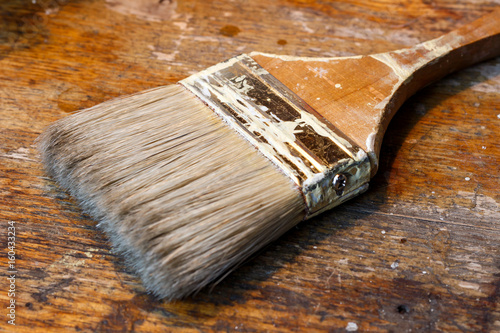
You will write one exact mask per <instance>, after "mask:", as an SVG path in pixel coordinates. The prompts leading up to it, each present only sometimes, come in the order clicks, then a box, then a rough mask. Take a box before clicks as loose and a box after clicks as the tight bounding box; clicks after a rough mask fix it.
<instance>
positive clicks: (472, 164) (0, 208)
mask: <svg viewBox="0 0 500 333" xmlns="http://www.w3.org/2000/svg"><path fill="white" fill-rule="evenodd" d="M498 5H500V2H499V1H498V0H491V1H487V0H475V1H472V0H470V1H459V2H458V1H450V0H435V1H409V0H405V1H389V0H380V1H355V0H349V1H318V0H316V1H315V0H295V1H291V0H289V1H286V0H254V1H245V0H215V1H202V0H197V1H195V0H170V1H169V0H164V1H162V0H160V1H158V0H141V1H139V0H135V1H133V0H85V1H84V0H9V1H2V2H1V3H0V16H1V21H0V243H1V244H2V259H1V261H0V266H1V268H0V269H1V270H2V278H1V280H0V304H1V307H0V308H1V309H2V310H1V311H0V318H1V319H0V330H3V331H7V332H11V331H12V332H129V331H131V332H170V331H172V332H174V331H181V332H219V331H223V332H226V331H227V332H289V331H291V332H329V331H330V332H345V331H348V332H354V331H358V332H367V331H373V332H375V331H380V332H410V331H411V332H431V331H432V332H500V208H499V207H500V204H499V202H500V186H499V185H500V171H499V170H500V139H499V133H500V98H499V93H500V59H499V58H497V59H493V60H490V61H487V62H485V63H482V64H479V65H476V66H474V67H471V68H469V69H466V70H463V71H461V72H459V73H456V74H453V75H451V76H449V77H447V78H445V79H444V80H441V81H440V82H438V83H436V84H434V85H432V86H429V87H427V88H426V89H424V90H423V91H421V92H420V93H418V94H417V95H415V96H413V97H412V98H411V99H410V100H409V101H408V102H407V103H406V104H405V105H404V106H403V107H402V109H401V110H400V111H399V113H398V114H397V115H396V117H395V118H394V119H393V121H392V123H391V125H390V127H389V129H388V132H387V133H386V137H385V140H384V143H383V148H382V152H381V165H380V168H379V171H378V174H377V175H376V176H375V178H374V179H373V180H372V182H371V185H370V186H371V187H370V190H369V191H368V192H367V193H365V194H363V195H361V196H360V197H358V198H356V199H353V200H352V201H350V202H348V203H345V204H344V205H343V206H341V207H339V208H337V209H335V210H334V211H331V212H328V213H325V214H323V215H321V216H319V217H317V218H314V219H312V220H310V221H307V222H304V223H301V224H299V225H298V226H297V227H296V228H294V229H293V230H291V231H290V232H288V233H287V234H285V235H284V236H283V237H282V238H280V239H279V240H278V241H276V242H275V243H273V244H272V245H270V246H269V247H267V248H266V249H265V250H264V251H262V252H261V253H260V254H259V255H257V256H256V257H254V258H253V259H252V260H251V261H250V262H248V263H246V264H245V265H243V266H242V267H241V268H239V269H238V270H236V271H235V272H234V273H232V274H231V275H230V276H229V277H228V278H226V279H225V280H224V281H223V282H221V283H220V284H218V285H217V286H215V287H214V288H213V289H212V290H203V291H202V292H201V293H199V294H198V295H197V296H195V297H193V298H189V299H187V300H184V301H177V302H173V303H168V302H163V301H159V300H156V299H154V298H153V297H151V296H149V295H148V294H147V293H146V292H145V290H144V289H143V287H142V285H141V284H140V281H139V280H138V279H137V278H136V277H135V276H134V275H133V274H132V273H131V272H130V271H129V270H128V269H127V267H125V266H124V265H123V263H122V259H121V258H120V257H118V256H117V255H115V254H114V253H113V251H112V249H111V248H110V246H109V244H108V242H107V240H106V237H105V235H103V234H102V233H101V232H100V230H98V229H96V226H95V222H94V221H92V220H91V219H90V218H89V217H88V216H86V215H84V214H82V212H81V210H80V209H79V208H78V206H77V205H76V204H75V203H74V202H73V201H72V200H71V198H69V197H68V196H67V195H66V194H65V193H64V192H63V191H61V190H60V189H59V188H58V187H57V186H56V185H55V184H54V183H53V182H52V181H51V180H50V179H48V178H47V176H46V175H45V174H44V172H43V169H42V167H41V165H40V163H39V161H38V159H37V153H36V151H35V149H34V146H33V141H34V140H35V138H36V137H37V136H38V135H39V134H40V133H41V131H42V130H43V129H44V128H45V127H46V126H47V125H48V124H50V123H51V122H52V121H54V120H56V119H59V118H61V117H64V116H66V115H67V114H68V113H69V112H72V111H74V110H78V109H82V108H85V107H89V106H92V105H95V104H97V103H100V102H102V101H105V100H107V99H109V98H112V97H116V96H119V95H123V94H128V93H132V92H136V91H140V90H143V89H146V88H151V87H155V86H158V85H164V84H170V83H174V82H177V81H178V80H180V79H182V78H184V77H186V76H188V75H190V74H193V73H196V72H198V71H199V70H201V69H204V68H206V67H209V66H210V65H213V64H216V63H218V62H221V61H223V60H225V59H227V58H230V57H232V56H234V55H237V54H240V53H244V52H250V51H254V50H255V51H262V52H268V53H278V54H290V55H297V56H321V57H324V56H345V55H357V54H369V53H374V52H383V51H388V50H392V49H397V48H400V47H404V46H410V45H413V44H415V43H418V42H420V41H424V40H427V39H431V38H434V37H438V36H440V35H441V34H443V33H445V32H447V31H450V30H451V29H453V28H454V27H456V26H458V25H460V24H463V23H467V22H470V21H472V20H474V19H476V18H478V17H479V16H481V15H482V14H485V13H487V12H488V11H490V10H492V9H493V8H494V7H495V6H498ZM499 24H500V22H499ZM9 222H14V223H11V225H14V226H15V232H16V236H15V237H16V239H15V241H16V244H15V247H16V248H15V252H16V254H15V264H14V266H13V267H14V268H15V269H16V270H17V273H16V274H15V275H16V280H15V297H9V296H8V290H9V288H10V282H9V281H8V280H7V279H6V278H5V276H7V270H8V257H7V254H8V248H7V237H8V235H7V233H8V227H9V226H10V225H9ZM10 299H15V302H16V303H15V305H16V308H15V316H16V317H15V324H16V326H12V325H10V324H8V322H7V321H8V320H10V319H9V318H8V317H7V313H8V311H9V310H8V309H7V306H8V305H9V304H10V303H9V302H10Z"/></svg>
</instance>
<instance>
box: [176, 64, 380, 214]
mask: <svg viewBox="0 0 500 333" xmlns="http://www.w3.org/2000/svg"><path fill="white" fill-rule="evenodd" d="M179 83H180V84H181V85H183V86H184V87H186V88H187V89H188V90H190V91H191V92H193V93H194V94H195V95H196V96H197V97H199V98H200V99H201V100H202V101H203V102H204V103H206V104H207V105H208V106H209V107H210V108H212V109H213V110H214V111H215V113H216V114H218V115H219V116H220V117H221V118H222V119H223V120H224V121H225V122H226V123H228V124H229V125H230V126H231V127H232V128H234V129H235V130H236V131H237V132H239V133H240V134H241V135H242V136H243V137H244V138H245V139H247V140H248V141H249V142H250V143H252V144H253V145H254V146H255V147H256V148H257V149H258V150H259V151H260V152H261V153H262V154H263V155H265V156H266V157H267V158H269V159H270V160H271V161H272V162H273V163H274V164H276V165H277V166H278V167H279V168H280V170H281V171H282V172H283V173H284V174H286V175H287V176H288V177H290V179H292V180H293V182H294V183H295V184H296V185H297V186H298V187H299V188H300V190H301V191H302V194H303V197H304V202H305V207H306V218H309V217H312V216H314V215H317V214H319V213H321V212H323V211H325V210H327V209H330V208H332V207H335V206H337V205H338V204H340V203H342V202H344V201H346V200H348V199H350V198H352V197H354V196H356V195H358V194H359V193H361V192H363V191H365V190H366V189H367V187H368V181H369V177H370V162H369V159H368V156H367V154H366V153H365V152H364V151H363V150H362V149H361V148H360V147H358V146H356V145H355V144H354V143H353V142H352V141H351V140H350V139H349V138H348V137H346V136H345V135H344V134H343V133H341V132H340V131H339V130H338V129H336V128H335V127H334V126H333V125H332V124H331V123H330V122H328V121H327V120H326V119H325V118H323V117H322V116H321V115H320V114H318V113H317V112H316V111H315V110H314V109H312V108H311V107H310V106H309V105H308V104H306V103H305V102H304V101H303V100H302V99H301V98H300V97H299V96H297V95H296V94H295V93H294V92H292V91H291V90H290V89H288V88H287V87H286V86H284V85H283V84H282V83H281V82H279V81H278V80H276V78H274V77H273V76H272V75H271V74H269V73H268V72H267V71H266V70H265V69H263V68H262V67H261V66H259V65H258V64H257V63H256V62H255V61H254V60H253V59H252V58H251V57H249V56H248V55H240V56H238V57H235V58H232V59H229V60H228V61H226V62H223V63H220V64H218V65H215V66H213V67H210V68H208V69H206V70H205V71H202V72H200V73H198V74H196V75H193V76H190V77H188V78H186V79H184V80H182V81H180V82H179ZM340 174H341V175H343V177H345V179H344V186H343V188H342V191H339V188H338V185H337V184H335V177H336V176H337V177H338V175H340Z"/></svg>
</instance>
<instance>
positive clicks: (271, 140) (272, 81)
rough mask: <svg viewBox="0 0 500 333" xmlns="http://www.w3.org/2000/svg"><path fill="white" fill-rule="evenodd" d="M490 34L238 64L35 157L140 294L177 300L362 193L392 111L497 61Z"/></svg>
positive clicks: (101, 110)
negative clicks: (137, 281) (117, 256)
mask: <svg viewBox="0 0 500 333" xmlns="http://www.w3.org/2000/svg"><path fill="white" fill-rule="evenodd" d="M499 22H500V10H498V9H497V10H496V11H494V12H492V13H490V14H489V15H487V16H484V17H482V18H480V19H479V20H477V21H475V22H472V23H470V24H468V25H465V26H463V27H461V28H459V29H457V30H454V31H452V32H450V33H448V34H446V35H444V36H442V37H440V38H437V39H434V40H431V41H428V42H424V43H421V44H418V45H416V46H414V47H410V48H406V49H401V50H397V51H391V52H386V53H381V54H375V55H366V56H358V57H345V58H299V57H292V56H277V55H270V54H263V53H251V54H249V55H240V56H237V57H235V58H232V59H230V60H228V61H226V62H223V63H220V64H218V65H215V66H213V67H210V68H208V69H207V70H204V71H202V72H200V73H198V74H196V75H193V76H191V77H188V78H186V79H184V80H182V81H180V82H179V84H176V85H171V86H164V87H158V88H154V89H151V90H148V91H144V92H140V93H137V94H134V95H131V96H127V97H122V98H118V99H114V100H111V101H108V102H105V103H102V104H99V105H96V106H94V107H92V108H89V109H86V110H83V111H80V112H77V113H75V114H73V115H70V116H68V117H66V118H63V119H61V120H59V121H57V122H55V123H54V124H52V125H51V126H50V127H48V129H47V130H46V131H45V132H44V133H43V134H42V135H41V136H40V138H39V140H38V145H39V149H40V151H41V157H42V160H43V163H44V165H45V167H46V169H47V171H48V173H49V174H50V175H51V176H52V177H53V178H54V179H55V180H56V181H57V182H58V183H59V184H60V185H61V186H62V187H63V188H65V189H67V190H68V191H69V192H70V193H71V194H72V195H73V196H74V197H76V198H77V200H78V201H79V202H80V204H81V206H82V207H83V209H84V210H85V211H87V212H89V213H90V214H91V215H92V216H93V217H94V218H95V219H96V220H98V221H99V224H98V225H99V226H100V227H102V228H103V229H104V230H105V231H106V233H107V234H108V236H109V238H110V241H111V243H112V245H113V246H114V248H115V249H116V250H117V251H118V252H119V253H121V254H122V255H123V258H124V259H125V260H126V262H127V264H128V265H130V266H131V267H132V268H133V269H134V271H135V272H136V273H137V274H138V275H139V276H140V278H141V279H142V281H143V282H144V285H145V286H146V288H147V290H149V291H150V292H152V293H153V294H154V295H156V296H158V297H160V298H166V299H178V298H182V297H185V296H187V295H190V294H193V293H196V292H197V291H199V290H200V289H201V288H203V287H204V286H206V285H208V284H210V283H213V282H214V281H218V280H220V279H221V278H222V277H224V276H225V275H227V274H228V273H229V272H231V270H233V269H234V268H235V267H236V266H237V265H239V264H240V263H242V262H243V261H245V260H246V259H248V258H249V256H251V255H252V254H253V253H255V252H256V251H258V250H259V249H261V248H262V247H263V246H265V245H266V244H269V243H270V242H271V241H273V240H275V239H276V238H278V237H279V236H280V235H282V234H283V233H284V232H286V231H287V230H288V229H290V228H291V227H292V226H294V225H296V224H297V223H299V222H300V221H303V220H305V219H308V218H311V217H313V216H315V215H317V214H320V213H322V212H324V211H326V210H328V209H330V208H332V207H335V206H337V205H339V204H341V203H343V202H345V201H346V200H349V199H351V198H353V197H355V196H357V195H358V194H360V193H362V192H364V191H366V190H367V188H368V182H369V180H370V177H371V176H373V175H374V174H375V172H376V170H377V166H378V155H379V150H380V145H381V142H382V138H383V134H384V132H385V130H386V128H387V126H388V123H389V121H390V120H391V118H392V117H393V115H394V113H395V112H396V111H397V109H398V108H399V107H400V106H401V105H402V104H403V102H404V101H405V100H406V99H407V98H408V97H409V96H411V95H412V94H414V93H415V92H416V91H417V90H419V89H421V88H422V87H424V86H426V85H428V84H430V83H431V82H433V81H435V80H438V79H440V78H442V77H443V76H445V75H447V74H449V73H451V72H453V71H456V70H459V69H461V68H464V67H466V66H470V65H472V64H475V63H477V62H480V61H483V60H486V59H488V58H492V57H495V56H498V55H500V23H499Z"/></svg>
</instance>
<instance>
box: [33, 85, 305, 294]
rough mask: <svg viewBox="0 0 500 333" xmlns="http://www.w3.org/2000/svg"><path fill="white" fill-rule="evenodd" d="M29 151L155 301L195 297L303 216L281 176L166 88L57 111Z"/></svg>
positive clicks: (210, 116) (187, 97) (180, 93)
mask: <svg viewBox="0 0 500 333" xmlns="http://www.w3.org/2000/svg"><path fill="white" fill-rule="evenodd" d="M39 147H40V150H41V155H42V159H43V162H44V164H45V166H46V168H47V170H48V172H49V173H50V174H51V175H52V176H53V177H54V178H55V179H56V180H57V181H58V182H59V183H60V184H61V185H62V186H63V187H64V188H66V189H67V190H68V191H69V192H70V193H71V194H72V195H74V196H75V197H76V198H77V199H78V200H79V201H80V203H81V204H82V206H83V207H84V209H85V210H86V211H87V212H89V213H90V214H91V215H93V216H94V217H95V218H96V219H97V220H99V222H100V223H99V226H101V227H102V228H103V229H104V230H105V231H106V232H107V234H108V235H109V237H110V240H111V242H112V244H113V246H114V247H115V248H116V249H117V250H118V251H119V252H120V253H121V254H123V257H124V258H125V259H126V260H127V261H128V264H129V265H130V266H131V267H132V268H133V269H134V270H135V271H136V272H137V273H138V275H139V276H140V277H141V279H142V280H143V282H144V284H145V286H146V288H147V289H148V290H150V291H151V292H153V293H154V294H155V295H156V296H158V297H160V298H167V299H178V298H182V297H184V296H187V295H189V294H192V293H195V292H197V291H198V290H200V289H201V288H203V287H204V286H206V285H207V284H209V283H211V282H213V281H214V280H216V279H217V278H220V277H221V275H222V274H224V273H227V272H228V271H229V270H231V269H233V268H234V267H235V266H236V265H238V264H240V263H241V262H242V261H244V260H245V259H247V258H248V257H249V256H250V255H251V254H253V253H254V252H255V251H257V250H259V249H260V248H262V247H263V246H264V245H266V244H268V243H269V242H271V241H272V240H274V239H276V238H277V237H279V236H280V235H281V234H283V233H284V232H285V231H287V230H288V229H290V228H291V227H292V226H293V225H295V224H297V223H298V222H300V221H301V220H302V218H303V216H304V203H303V199H302V197H301V194H300V192H299V191H298V190H297V189H296V188H295V187H294V185H293V183H292V182H291V180H290V179H288V178H287V177H286V176H284V175H283V174H282V173H281V172H280V171H278V170H277V169H276V168H275V166H274V165H273V164H272V163H271V162H270V161H269V160H267V159H266V158H265V157H263V156H261V155H260V153H259V152H257V151H256V150H255V149H254V148H253V147H252V146H251V145H250V144H249V143H248V142H246V141H245V140H244V139H243V138H241V137H240V136H239V135H238V134H237V133H236V132H234V131H233V130H232V129H230V128H228V127H227V125H226V124H225V123H224V122H223V121H221V120H220V119H219V118H218V117H217V116H216V115H215V114H214V113H213V112H212V110H210V109H209V108H208V107H207V106H205V105H204V104H203V103H202V102H201V101H199V100H198V99H197V98H196V97H195V96H194V95H192V94H191V93H190V92H188V91H186V90H185V89H184V88H182V87H180V86H177V85H174V86H166V87H160V88H155V89H152V90H149V91H146V92H142V93H139V94H136V95H132V96H129V97H125V98H119V99H115V100H112V101H109V102H106V103H103V104H100V105H97V106H95V107H93V108H90V109H87V110H84V111H81V112H78V113H76V114H74V115H71V116H69V117H66V118H63V119H61V120H59V121H58V122H56V123H54V124H53V125H52V126H50V127H49V128H48V129H47V131H46V132H45V133H43V134H42V136H41V137H40V139H39Z"/></svg>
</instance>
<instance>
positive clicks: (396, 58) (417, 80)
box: [251, 9, 500, 176]
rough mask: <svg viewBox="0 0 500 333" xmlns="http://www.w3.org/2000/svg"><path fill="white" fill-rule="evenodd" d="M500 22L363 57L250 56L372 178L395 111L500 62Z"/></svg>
mask: <svg viewBox="0 0 500 333" xmlns="http://www.w3.org/2000/svg"><path fill="white" fill-rule="evenodd" d="M499 22H500V9H497V10H494V11H493V12H491V13H489V14H487V15H485V16H482V17H481V18H479V19H477V20H475V21H474V22H470V23H468V24H466V25H464V26H462V27H460V28H456V29H454V30H452V31H451V32H448V33H447V34H446V35H443V36H440V37H438V38H436V39H433V40H430V41H426V42H424V43H420V44H416V45H413V46H411V47H408V48H404V49H400V50H393V51H389V52H384V53H377V54H371V55H365V56H361V57H358V56H355V57H340V58H339V57H327V58H314V57H290V56H282V55H281V56H280V55H272V54H261V53H252V54H251V56H252V57H253V59H255V60H256V61H257V62H258V63H259V64H260V65H261V66H262V67H263V68H265V69H266V70H267V71H268V72H269V73H271V74H272V75H273V76H274V77H276V78H277V79H278V80H279V81H280V82H282V83H284V84H285V85H286V86H287V87H288V88H290V89H291V90H292V91H294V92H295V93H296V94H297V95H298V96H300V97H301V98H302V99H303V100H304V101H305V102H306V103H307V104H308V105H310V106H312V107H313V109H314V110H315V111H317V112H318V113H319V114H320V115H322V116H323V117H324V118H326V120H328V121H329V122H330V123H331V124H333V125H334V126H335V128H337V129H338V130H340V131H341V132H342V133H344V134H345V135H346V136H347V137H349V138H350V139H351V140H353V141H354V142H355V143H356V144H357V145H358V146H359V147H361V148H362V149H363V150H364V151H365V152H366V153H367V154H368V156H370V162H371V167H372V168H371V169H372V176H373V175H374V174H375V173H376V172H377V168H378V164H379V163H378V160H379V153H380V147H381V144H382V140H383V137H384V134H385V131H386V129H387V126H388V125H389V122H390V121H391V119H392V117H393V116H394V114H395V113H396V111H397V110H398V109H399V108H400V107H401V105H402V104H403V103H404V102H405V101H406V100H407V99H408V98H409V97H410V96H412V95H413V94H414V93H415V92H417V91H418V90H420V89H422V88H423V87H425V86H427V85H429V84H430V83H432V82H435V81H436V80H439V79H441V78H443V77H445V76H446V75H449V74H451V73H453V72H454V71H457V70H460V69H463V68H465V67H468V66H471V65H474V64H476V63H479V62H482V61H484V60H488V59H491V58H494V57H497V56H500V24H499Z"/></svg>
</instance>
